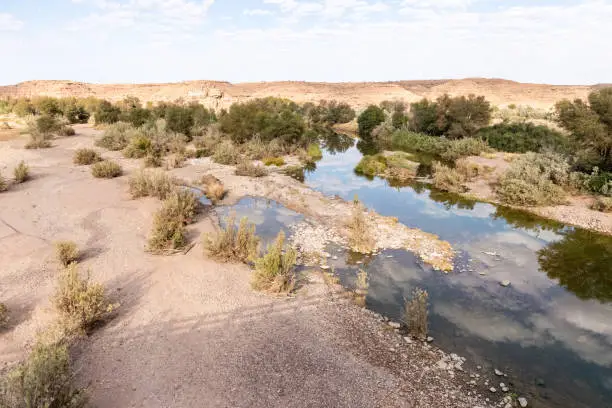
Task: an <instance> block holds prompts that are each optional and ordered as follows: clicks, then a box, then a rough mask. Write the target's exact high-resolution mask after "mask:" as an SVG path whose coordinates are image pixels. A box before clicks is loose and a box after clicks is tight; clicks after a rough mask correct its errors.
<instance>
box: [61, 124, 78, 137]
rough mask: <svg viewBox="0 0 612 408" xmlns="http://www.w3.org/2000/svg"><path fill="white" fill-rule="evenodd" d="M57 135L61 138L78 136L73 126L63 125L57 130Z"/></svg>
mask: <svg viewBox="0 0 612 408" xmlns="http://www.w3.org/2000/svg"><path fill="white" fill-rule="evenodd" d="M57 134H58V135H59V136H74V135H75V134H76V132H75V131H74V128H72V127H71V126H68V125H62V126H60V128H59V129H58V130H57Z"/></svg>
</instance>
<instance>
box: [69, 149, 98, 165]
mask: <svg viewBox="0 0 612 408" xmlns="http://www.w3.org/2000/svg"><path fill="white" fill-rule="evenodd" d="M99 161H102V157H100V154H98V152H96V151H95V150H93V149H78V150H77V151H76V152H74V156H73V157H72V162H73V163H74V164H78V165H81V166H88V165H90V164H94V163H97V162H99Z"/></svg>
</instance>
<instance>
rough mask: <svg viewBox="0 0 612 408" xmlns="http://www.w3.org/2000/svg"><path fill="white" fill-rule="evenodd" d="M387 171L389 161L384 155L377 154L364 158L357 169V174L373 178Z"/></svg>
mask: <svg viewBox="0 0 612 408" xmlns="http://www.w3.org/2000/svg"><path fill="white" fill-rule="evenodd" d="M386 169H387V159H386V158H385V156H383V155H382V154H377V155H374V156H364V157H363V158H362V159H361V160H360V161H359V163H358V164H357V167H355V172H357V173H359V174H364V175H366V176H370V177H373V176H376V175H381V174H383V173H384V172H385V170H386Z"/></svg>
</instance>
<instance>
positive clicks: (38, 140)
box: [24, 133, 53, 149]
mask: <svg viewBox="0 0 612 408" xmlns="http://www.w3.org/2000/svg"><path fill="white" fill-rule="evenodd" d="M52 138H53V136H52V135H47V134H38V133H32V134H30V141H29V142H28V143H26V145H25V146H24V147H25V148H26V149H47V148H49V147H51V140H50V139H52Z"/></svg>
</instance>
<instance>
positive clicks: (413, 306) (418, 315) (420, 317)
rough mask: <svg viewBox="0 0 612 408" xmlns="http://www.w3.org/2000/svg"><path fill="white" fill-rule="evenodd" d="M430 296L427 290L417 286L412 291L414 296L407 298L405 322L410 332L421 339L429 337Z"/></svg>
mask: <svg viewBox="0 0 612 408" xmlns="http://www.w3.org/2000/svg"><path fill="white" fill-rule="evenodd" d="M428 298H429V295H428V294H427V291H426V290H423V289H419V288H417V289H415V290H414V291H413V292H412V298H411V299H406V300H405V303H404V322H405V323H406V325H407V326H408V332H409V333H410V335H411V336H412V337H414V338H417V339H420V340H425V339H426V338H427V326H428V322H427V315H428V312H427V307H428V305H427V299H428Z"/></svg>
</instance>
